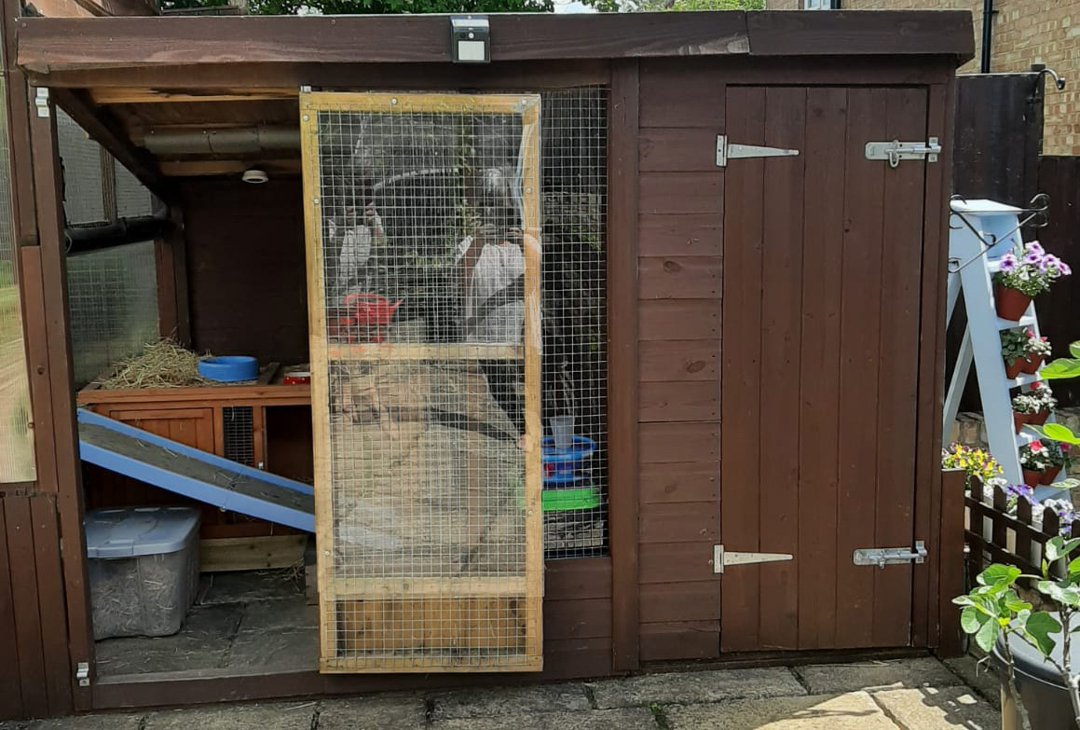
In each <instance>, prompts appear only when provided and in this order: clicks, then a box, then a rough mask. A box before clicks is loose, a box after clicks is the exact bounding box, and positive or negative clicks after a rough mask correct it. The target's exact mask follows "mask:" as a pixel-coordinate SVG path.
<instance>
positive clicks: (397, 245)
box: [0, 1, 973, 717]
mask: <svg viewBox="0 0 1080 730" xmlns="http://www.w3.org/2000/svg"><path fill="white" fill-rule="evenodd" d="M5 10H6V11H7V12H6V13H5V16H4V17H5V18H6V20H5V25H4V26H3V28H4V33H5V48H6V51H7V52H6V54H5V58H6V63H7V64H8V69H7V71H8V76H7V79H8V87H7V91H8V99H9V104H8V109H9V111H10V119H9V124H8V131H9V134H10V138H11V145H10V153H9V154H10V158H11V161H10V162H11V169H12V171H13V177H12V191H13V193H12V202H13V209H12V216H13V219H14V225H15V227H14V232H13V234H12V236H13V239H12V240H13V241H14V242H15V244H16V245H14V246H13V247H11V248H10V250H11V251H12V254H11V258H12V260H13V261H14V265H15V269H16V271H17V272H18V277H17V280H18V282H19V287H20V292H21V297H20V301H21V313H22V315H21V316H22V318H23V321H24V331H25V341H26V346H25V353H26V362H27V372H28V373H29V379H28V383H29V393H30V403H31V405H32V412H33V414H34V415H33V428H32V437H33V446H34V454H35V457H34V473H32V474H30V475H28V476H27V478H25V479H23V480H21V481H20V482H17V483H12V484H0V497H2V499H0V536H2V537H3V539H0V575H5V576H8V580H7V581H0V645H7V646H15V647H17V649H18V661H17V662H14V663H13V662H7V663H5V664H4V666H3V667H0V678H3V679H4V682H5V683H7V684H6V686H11V687H16V688H18V690H17V691H15V692H11V693H0V694H3V695H4V696H3V697H0V716H11V717H22V716H38V715H46V714H62V713H68V712H73V711H88V710H91V709H101V708H110V707H122V706H147V705H159V704H177V703H188V702H192V703H194V702H209V701H215V700H220V699H224V698H230V699H238V698H266V697H281V696H301V695H318V694H325V693H347V692H362V691H375V690H384V689H398V688H416V687H420V686H423V687H425V688H430V687H433V686H461V685H469V684H482V683H488V684H491V683H505V682H508V681H517V682H521V681H539V680H549V679H555V678H565V677H602V676H609V675H616V674H623V673H628V672H633V671H637V670H639V669H641V668H642V667H647V666H648V665H649V663H651V662H661V661H677V660H693V659H697V660H701V659H706V660H716V661H726V660H731V659H738V660H740V661H744V660H747V659H749V661H751V662H752V661H765V660H768V659H772V658H775V657H777V656H786V655H787V653H788V652H811V653H812V652H816V651H820V652H828V653H829V655H831V656H835V655H836V653H837V652H841V653H845V652H846V653H853V652H861V651H879V652H880V651H886V652H895V651H908V652H919V651H927V650H932V649H936V648H937V647H939V646H944V645H947V644H948V643H949V642H948V637H945V638H943V636H942V628H941V627H942V622H941V616H942V609H941V605H942V603H941V602H942V600H944V599H945V598H947V595H948V594H949V593H948V592H949V591H951V590H952V587H951V586H948V585H945V586H943V585H941V580H942V578H941V576H940V573H941V571H939V568H940V565H941V556H940V555H939V553H938V552H937V551H938V550H939V546H940V545H941V543H942V540H941V539H940V537H941V536H940V525H941V524H942V515H941V510H940V505H941V501H940V500H941V473H940V463H939V456H940V454H939V450H940V443H941V396H942V380H943V374H942V373H943V364H942V363H943V336H944V328H943V320H944V317H943V306H942V302H943V296H944V281H945V266H946V262H945V250H946V246H945V241H946V230H947V229H946V225H947V223H946V199H947V197H948V196H947V191H948V190H949V189H950V188H949V179H948V178H949V169H950V162H949V159H950V158H949V154H950V146H951V144H952V139H951V119H952V108H951V104H952V93H953V74H954V71H955V68H956V66H957V65H958V64H960V63H962V62H963V61H964V60H965V59H967V58H970V57H971V55H972V52H973V38H972V27H971V20H970V17H969V15H968V14H967V13H961V12H895V13H894V12H888V13H866V12H863V13H860V12H843V11H838V12H750V13H744V12H730V13H662V14H613V15H574V16H557V15H493V16H491V17H489V18H479V17H473V18H457V19H451V18H448V17H444V16H404V17H302V18H294V17H288V18H286V17H274V18H271V17H239V18H233V17H212V18H210V17H206V18H179V17H175V18H162V17H110V18H93V19H64V18H32V17H21V15H22V13H21V12H20V9H19V8H18V7H17V3H15V2H13V1H12V2H8V3H7V4H6V5H5ZM455 33H456V34H457V35H455ZM469 34H472V35H469ZM459 41H460V42H464V43H465V45H462V46H460V47H459V46H458V45H457V44H458V42H459ZM61 111H62V112H63V113H65V114H66V115H68V116H69V117H70V119H71V120H73V121H74V122H75V123H77V124H78V125H79V126H80V127H81V128H82V129H83V130H85V131H86V132H87V133H88V134H89V136H90V137H91V138H93V139H94V140H96V141H97V142H99V143H100V144H101V145H102V147H103V148H104V149H105V150H106V151H107V152H108V154H110V155H111V156H112V157H113V158H115V160H116V161H117V162H118V163H119V164H121V165H122V166H123V167H125V168H126V169H127V170H128V171H130V173H131V174H133V175H134V176H135V177H136V178H138V180H139V181H140V182H141V183H142V184H144V185H146V186H147V187H148V188H149V189H150V190H152V191H153V192H154V193H155V194H156V195H157V197H158V198H160V200H161V201H163V202H164V204H165V205H166V206H167V209H168V215H165V216H158V220H157V222H156V223H155V225H157V226H159V227H158V228H156V229H155V232H154V235H153V239H154V240H155V241H157V243H156V244H155V246H156V249H155V251H156V252H157V253H156V258H154V261H155V272H156V281H157V285H156V302H157V308H158V310H159V316H160V321H161V327H160V332H161V333H166V334H167V333H169V332H173V333H175V335H176V337H177V338H178V339H179V340H180V341H181V342H182V343H183V344H185V345H188V346H189V347H190V348H191V349H192V350H194V351H195V352H206V351H212V352H214V353H215V354H247V355H252V356H255V357H256V358H258V360H259V361H260V362H261V363H262V364H264V365H266V364H268V363H281V364H284V365H292V366H301V365H307V366H309V367H310V370H311V373H312V381H311V386H310V389H309V388H308V387H307V386H287V385H284V384H281V383H280V382H277V381H275V380H273V379H272V378H271V379H270V380H268V381H267V382H263V383H255V384H254V385H249V386H230V387H221V388H216V389H215V388H203V389H194V390H201V391H213V392H192V390H186V389H178V390H176V391H173V392H158V391H145V392H142V393H139V392H134V393H113V394H109V393H108V392H106V391H102V392H98V391H97V390H96V389H95V388H93V387H91V388H90V389H84V390H82V392H80V393H79V394H78V395H76V392H75V388H74V382H75V381H74V376H73V370H72V354H73V353H72V345H71V337H70V334H69V332H70V329H71V319H72V317H73V316H74V314H73V310H72V309H71V307H72V306H74V305H73V304H72V303H71V301H70V297H69V295H70V290H69V289H70V286H71V285H70V282H69V278H68V276H67V273H68V272H69V268H70V266H71V264H70V261H69V259H70V258H71V257H70V256H65V240H66V237H67V239H70V238H71V233H70V230H67V229H70V225H68V226H65V218H64V208H63V203H64V201H65V194H67V195H69V196H70V195H71V194H72V193H71V191H65V189H64V186H63V184H62V183H63V179H64V171H63V170H62V169H61V165H60V157H61V155H60V154H59V152H58V135H57V117H58V115H59V114H60V113H61ZM894 142H896V143H911V144H910V145H908V146H895V145H892V143H894ZM868 143H883V144H882V145H875V146H872V148H870V149H868V147H867V145H868ZM267 179H268V181H267ZM250 182H262V183H263V184H258V185H252V184H249V183H250ZM68 224H70V221H68ZM4 252H5V249H4V248H3V247H2V246H0V258H2V257H3V255H5V254H4ZM485 287H487V288H486V289H485ZM481 290H483V291H485V292H486V293H479V292H481ZM0 331H2V330H0ZM75 354H76V356H77V355H78V353H77V352H76V353H75ZM0 400H2V394H0ZM78 404H81V405H85V406H88V407H92V408H93V409H94V410H96V411H98V413H100V414H102V415H106V416H108V415H110V414H111V415H113V416H114V417H115V420H121V421H127V422H129V423H133V424H135V425H139V424H148V425H149V427H148V428H147V429H144V430H151V431H154V430H156V432H157V433H158V434H163V435H174V436H177V438H176V439H174V440H179V441H184V440H185V439H187V440H188V443H190V444H191V445H195V446H197V447H199V448H201V449H202V450H204V451H209V452H217V453H218V454H219V455H224V456H232V457H233V458H234V460H240V461H243V460H246V459H250V462H249V463H250V465H252V466H262V467H264V468H266V469H267V471H270V472H275V473H277V474H280V475H282V476H286V477H290V478H292V479H296V480H301V481H303V480H310V479H311V478H312V477H313V480H314V504H315V508H314V510H315V524H316V538H315V541H314V545H315V550H314V552H315V553H316V554H317V560H318V578H319V580H318V590H319V602H320V603H319V609H318V613H317V619H318V620H317V622H314V623H311V624H305V625H304V626H303V627H301V626H300V625H295V626H291V625H282V623H281V622H282V621H284V622H285V623H287V622H288V621H289V620H291V619H289V618H287V617H286V618H285V619H281V618H280V617H279V618H278V624H276V626H277V627H278V628H279V629H280V630H281V631H282V632H284V633H285V634H289V635H298V634H301V633H302V634H303V635H304V636H303V637H302V638H303V639H304V640H305V641H307V640H308V639H310V640H311V642H312V643H311V647H312V649H311V650H312V652H313V653H312V655H311V657H310V658H305V659H304V661H305V662H306V663H305V664H304V665H303V666H300V667H297V666H287V667H285V666H282V665H279V664H276V663H275V662H276V659H275V658H273V657H271V658H270V659H267V660H266V662H265V663H263V664H261V665H259V666H257V667H255V668H252V667H247V668H245V669H239V668H235V667H230V666H228V665H227V664H218V665H213V666H198V667H194V666H192V667H173V669H172V671H154V670H153V668H151V669H150V670H147V671H145V672H143V673H142V674H140V675H139V676H133V675H132V674H130V673H126V674H125V673H115V672H113V671H111V670H109V669H108V667H107V666H105V664H103V662H102V660H101V657H102V656H105V653H104V652H105V648H104V647H103V646H102V645H100V644H97V645H96V644H95V642H94V641H93V638H92V637H93V629H92V625H91V623H92V620H91V612H90V597H89V594H90V587H89V585H88V579H87V575H88V573H87V564H88V562H89V559H88V558H87V555H86V553H85V552H84V551H82V550H79V549H78V548H77V547H73V546H79V545H82V544H84V532H83V519H84V514H85V512H86V510H87V506H88V505H89V506H96V505H99V504H100V501H98V500H100V498H101V494H100V493H95V492H94V490H95V489H100V488H101V484H100V483H98V482H96V481H95V480H96V479H99V478H100V475H97V476H90V475H89V472H87V474H86V475H85V478H84V473H83V471H82V469H81V468H80V459H79V453H80V451H79V436H78V425H77V423H76V406H77V405H78ZM235 408H243V409H250V411H248V410H245V411H244V413H245V414H249V415H250V422H249V421H244V423H248V424H249V425H248V426H246V428H247V429H248V430H249V431H250V433H249V434H248V435H247V436H245V437H244V438H245V439H247V441H245V443H249V442H251V443H253V444H254V445H253V446H252V447H251V449H252V451H251V452H250V454H248V452H245V454H246V455H245V456H244V457H243V458H239V459H237V457H236V454H235V453H234V452H231V451H229V449H228V448H226V445H225V442H224V440H223V439H224V428H225V426H224V423H225V422H224V420H223V419H224V418H225V413H226V411H229V409H235ZM178 414H179V415H178ZM234 415H235V414H234ZM230 417H231V416H230ZM570 417H574V418H575V419H576V420H570V421H568V420H566V419H567V418H570ZM245 418H248V415H245ZM154 419H157V421H154ZM176 419H180V420H182V421H183V420H184V419H187V420H186V421H184V423H185V424H188V425H184V426H175V428H174V426H173V425H169V424H170V423H173V422H175V421H176ZM152 421H154V422H153V423H151V422H152ZM170 429H173V430H170ZM2 433H3V432H2V431H0V434H2ZM194 433H199V434H202V435H201V436H199V437H198V438H199V439H202V441H200V442H199V443H192V439H194V437H193V436H192V437H191V438H188V437H189V436H191V434H194ZM245 433H247V432H245ZM219 434H220V435H219ZM181 437H183V438H181ZM195 440H197V439H195ZM557 440H559V441H562V442H564V443H562V444H561V445H560V443H557ZM0 453H3V452H2V451H0ZM260 462H262V463H261V464H260ZM586 464H587V465H588V466H587V467H586V466H585V465H586ZM125 489H129V490H130V491H124V490H123V489H117V490H114V492H113V493H112V494H113V497H114V498H115V499H114V502H116V501H119V502H124V500H127V501H128V502H130V503H138V502H139V500H150V501H155V500H156V499H157V498H153V499H152V498H151V497H150V496H148V495H151V494H157V492H156V491H155V489H154V488H152V487H147V486H144V485H128V487H125ZM140 490H141V491H140ZM571 492H572V493H571ZM158 496H159V497H160V495H158ZM571 517H573V519H570V518H571ZM214 519H218V518H211V517H207V518H206V519H204V530H205V529H206V526H207V525H211V526H214V525H216V527H215V529H217V528H220V529H218V531H217V532H216V533H215V535H216V536H223V535H228V534H234V535H235V534H240V533H243V532H244V530H247V531H249V532H250V531H252V530H254V531H255V532H258V529H261V528H258V527H256V528H253V527H251V525H256V526H259V525H264V524H265V523H261V522H258V521H251V520H232V519H226V518H225V517H221V518H220V519H218V522H216V523H215V522H214ZM230 530H232V531H234V532H232V533H230ZM235 531H239V532H235ZM261 534H263V535H265V534H268V533H266V532H263V533H261ZM274 534H277V533H274ZM207 536H208V535H206V534H204V537H207ZM61 540H62V541H63V550H61ZM917 541H919V542H921V544H923V545H925V547H926V553H925V556H920V557H919V559H918V560H913V561H912V562H910V563H903V564H899V563H898V564H891V565H888V566H886V567H885V568H882V569H878V568H877V567H873V566H869V567H868V566H864V565H856V564H854V563H853V560H852V554H853V551H855V550H857V549H861V548H876V547H896V548H905V549H908V550H915V548H916V546H917ZM253 600H254V599H253ZM290 615H292V614H290ZM296 615H297V616H299V615H300V614H299V613H298V614H296ZM297 620H299V619H297ZM233 628H234V629H235V626H234V627H233ZM240 630H241V631H242V630H243V625H241V627H240ZM180 636H184V631H183V630H182V631H181V634H180ZM316 637H317V638H316ZM170 638H171V637H164V638H163V639H160V640H159V639H138V641H146V642H158V641H166V640H169V639H170ZM132 641H135V640H132ZM315 642H317V644H318V647H317V651H316V647H315ZM140 646H146V647H149V648H147V650H146V651H148V652H150V653H152V648H153V646H156V645H154V644H140ZM316 654H317V655H316ZM421 674H422V675H423V676H420V675H421ZM8 682H9V683H8Z"/></svg>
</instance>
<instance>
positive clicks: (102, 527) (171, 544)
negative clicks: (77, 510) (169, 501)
mask: <svg viewBox="0 0 1080 730" xmlns="http://www.w3.org/2000/svg"><path fill="white" fill-rule="evenodd" d="M85 525H86V555H87V557H90V558H137V557H141V556H143V555H161V554H164V553H175V552H177V551H178V550H180V549H181V548H183V547H184V545H185V544H186V543H187V541H188V538H190V537H191V533H193V532H195V531H196V530H198V529H199V513H198V511H196V510H194V509H192V508H190V507H134V508H130V509H101V510H95V511H93V512H87V513H86V521H85Z"/></svg>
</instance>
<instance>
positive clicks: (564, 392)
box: [541, 87, 608, 559]
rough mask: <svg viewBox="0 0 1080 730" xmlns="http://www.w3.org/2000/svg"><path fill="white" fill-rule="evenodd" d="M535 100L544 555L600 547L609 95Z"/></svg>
mask: <svg viewBox="0 0 1080 730" xmlns="http://www.w3.org/2000/svg"><path fill="white" fill-rule="evenodd" d="M541 99H542V105H541V129H542V135H543V152H542V157H541V159H542V163H543V186H542V191H543V198H542V209H543V250H544V263H543V333H544V360H543V362H544V364H543V388H542V396H543V398H542V401H543V414H544V429H545V435H546V436H547V440H546V441H545V450H544V462H545V463H544V494H543V499H544V555H545V557H547V558H549V559H553V558H576V557H588V556H592V555H602V554H604V553H605V552H606V550H607V276H606V264H607V236H606V219H607V104H608V94H607V89H606V88H604V87H584V88H577V89H567V90H559V91H551V92H546V93H544V94H542V95H541ZM556 432H558V433H556ZM568 433H569V434H570V435H571V440H570V442H569V448H562V447H565V446H567V443H566V442H565V441H561V443H559V444H556V443H554V441H555V437H556V436H559V437H560V440H562V439H564V438H565V435H566V434H568Z"/></svg>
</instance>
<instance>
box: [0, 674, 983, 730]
mask: <svg viewBox="0 0 1080 730" xmlns="http://www.w3.org/2000/svg"><path fill="white" fill-rule="evenodd" d="M996 692H997V682H996V680H995V679H994V677H992V676H987V675H985V674H980V676H976V673H975V662H974V660H973V659H971V658H964V659H959V660H952V661H949V662H947V663H945V662H940V661H938V660H936V659H932V658H929V657H926V658H917V659H901V660H889V661H877V662H862V663H857V664H828V665H812V666H799V667H774V668H764V669H725V670H708V671H684V672H669V673H662V674H647V675H640V676H636V677H630V678H626V679H615V680H604V681H598V682H568V683H563V684H549V685H541V686H531V687H516V688H503V689H485V690H468V691H457V692H438V693H430V694H404V695H401V694H393V695H391V694H384V695H374V696H365V697H355V698H349V699H326V700H319V701H308V702H273V703H270V702H267V703H250V704H233V705H215V706H208V707H202V708H195V709H185V710H156V711H142V712H132V713H116V714H107V715H93V716H84V717H73V718H64V719H61V720H44V721H40V720H39V721H33V722H23V723H6V724H5V723H0V730H31V729H32V730H68V729H69V728H70V729H71V730H106V729H107V730H187V729H189V728H199V729H200V730H247V729H248V728H251V729H252V730H316V729H318V730H346V729H348V730H386V729H388V728H395V729H397V728H402V729H408V728H436V729H442V730H497V729H500V728H514V729H515V730H600V729H601V728H603V729H606V728H617V729H618V730H637V729H638V728H640V729H641V730H646V729H648V730H656V729H657V728H659V729H660V730H727V729H728V728H731V729H732V730H750V729H751V728H769V730H816V729H818V728H822V729H824V728H827V729H828V730H864V729H865V730H875V729H877V728H880V729H881V730H886V729H890V730H892V729H895V728H904V729H907V730H936V729H937V728H970V729H972V730H990V729H991V728H997V727H998V726H999V716H998V711H997V709H996V708H995V704H996Z"/></svg>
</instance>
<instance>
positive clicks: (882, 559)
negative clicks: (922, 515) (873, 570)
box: [851, 540, 926, 568]
mask: <svg viewBox="0 0 1080 730" xmlns="http://www.w3.org/2000/svg"><path fill="white" fill-rule="evenodd" d="M851 562H853V563H855V565H876V566H877V567H879V568H884V567H885V566H886V565H900V564H902V563H924V562H926V543H925V542H923V541H922V540H916V541H915V549H914V550H912V549H911V548H906V547H895V548H859V549H858V550H856V551H855V554H854V555H853V556H852V558H851Z"/></svg>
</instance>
